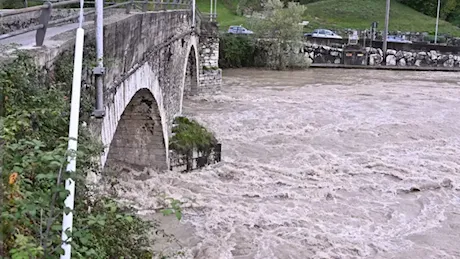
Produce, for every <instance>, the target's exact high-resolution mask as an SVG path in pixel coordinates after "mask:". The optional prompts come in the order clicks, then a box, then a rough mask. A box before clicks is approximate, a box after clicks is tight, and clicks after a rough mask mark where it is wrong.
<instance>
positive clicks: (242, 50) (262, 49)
mask: <svg viewBox="0 0 460 260" xmlns="http://www.w3.org/2000/svg"><path fill="white" fill-rule="evenodd" d="M301 45H302V43H301V42H292V43H289V44H286V45H285V46H284V47H285V48H283V49H282V50H281V52H282V55H278V54H277V53H278V52H279V51H280V50H279V43H277V42H275V41H271V40H269V39H260V40H257V39H255V38H253V37H250V36H234V35H229V34H226V35H221V36H220V45H219V67H220V68H223V69H227V68H251V67H253V68H254V67H258V68H269V69H285V68H288V69H303V68H307V67H308V66H309V65H310V63H311V61H310V60H309V59H308V57H307V56H305V55H304V53H300V47H301Z"/></svg>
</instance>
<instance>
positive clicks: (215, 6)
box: [214, 0, 217, 22]
mask: <svg viewBox="0 0 460 260" xmlns="http://www.w3.org/2000/svg"><path fill="white" fill-rule="evenodd" d="M214 22H217V0H214Z"/></svg>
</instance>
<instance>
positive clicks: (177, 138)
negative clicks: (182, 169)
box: [169, 117, 217, 153]
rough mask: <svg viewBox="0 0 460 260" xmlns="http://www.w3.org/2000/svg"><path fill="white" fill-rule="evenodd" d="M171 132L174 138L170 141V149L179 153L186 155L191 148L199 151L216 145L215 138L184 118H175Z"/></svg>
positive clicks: (193, 121) (198, 125)
mask: <svg viewBox="0 0 460 260" xmlns="http://www.w3.org/2000/svg"><path fill="white" fill-rule="evenodd" d="M174 123H175V124H177V125H176V126H175V127H173V129H172V131H173V133H174V136H173V137H172V138H171V140H170V143H169V145H170V148H171V149H173V150H176V151H178V152H180V153H188V152H190V151H191V150H192V149H193V148H196V149H198V150H199V151H204V150H207V149H209V148H210V147H211V146H212V145H214V144H216V143H217V140H216V138H215V137H214V135H213V134H212V133H210V132H208V131H207V130H206V129H205V128H204V127H202V126H201V125H200V124H198V122H196V121H195V120H190V119H188V118H186V117H176V118H175V119H174Z"/></svg>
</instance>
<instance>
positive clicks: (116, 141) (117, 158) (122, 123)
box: [101, 63, 169, 171]
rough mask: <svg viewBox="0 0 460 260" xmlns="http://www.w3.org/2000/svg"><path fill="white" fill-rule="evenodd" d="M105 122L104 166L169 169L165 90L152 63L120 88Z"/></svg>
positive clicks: (108, 106) (103, 123)
mask: <svg viewBox="0 0 460 260" xmlns="http://www.w3.org/2000/svg"><path fill="white" fill-rule="evenodd" d="M105 110H106V116H105V117H104V119H103V122H102V125H101V137H102V142H103V144H104V145H105V150H104V154H103V155H102V156H101V165H102V168H104V167H106V166H109V167H110V166H112V165H114V166H116V165H117V164H123V165H126V166H130V167H133V168H136V169H141V170H142V169H143V168H145V167H148V168H153V169H157V170H160V171H162V170H167V169H168V168H169V156H168V153H169V146H168V142H169V138H168V133H169V132H168V130H169V129H168V124H167V118H166V111H165V107H164V103H163V93H162V90H161V88H160V86H159V80H158V76H157V74H156V73H154V70H152V67H151V66H150V64H149V63H145V64H144V65H143V66H141V67H140V68H139V69H138V70H137V71H136V72H135V73H134V74H132V75H131V76H130V77H128V78H127V79H125V81H124V82H123V83H121V85H120V86H118V87H117V88H116V93H115V95H114V97H113V100H111V101H110V102H107V106H106V108H105Z"/></svg>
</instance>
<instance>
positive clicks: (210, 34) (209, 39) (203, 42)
mask: <svg viewBox="0 0 460 260" xmlns="http://www.w3.org/2000/svg"><path fill="white" fill-rule="evenodd" d="M199 51H200V63H201V66H200V75H199V78H200V86H199V89H200V93H215V92H217V91H219V90H220V86H221V85H222V70H221V69H219V35H218V27H217V23H215V22H203V23H202V24H201V35H200V50H199Z"/></svg>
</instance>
